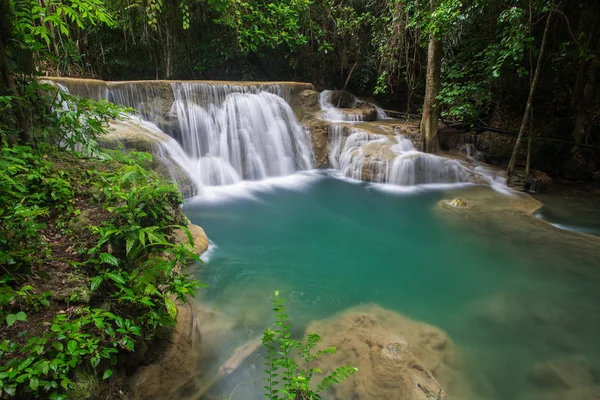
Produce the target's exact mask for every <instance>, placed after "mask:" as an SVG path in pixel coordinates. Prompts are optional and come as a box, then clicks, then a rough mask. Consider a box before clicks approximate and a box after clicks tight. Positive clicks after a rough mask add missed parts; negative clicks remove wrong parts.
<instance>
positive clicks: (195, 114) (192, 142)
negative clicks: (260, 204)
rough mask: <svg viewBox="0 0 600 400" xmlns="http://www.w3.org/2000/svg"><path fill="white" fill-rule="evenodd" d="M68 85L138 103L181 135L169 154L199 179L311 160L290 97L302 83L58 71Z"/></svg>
mask: <svg viewBox="0 0 600 400" xmlns="http://www.w3.org/2000/svg"><path fill="white" fill-rule="evenodd" d="M53 80H54V81H55V82H57V83H60V84H62V85H64V86H65V87H66V88H67V89H68V90H69V91H70V92H71V93H73V94H75V95H80V96H85V97H89V98H93V99H103V100H107V101H111V102H114V103H117V104H122V105H125V106H127V107H131V108H134V109H136V110H137V111H138V113H139V115H140V117H141V118H143V119H144V120H146V121H149V122H152V123H154V124H155V125H156V126H157V127H159V128H160V129H161V130H163V131H164V132H165V133H167V134H169V135H170V136H172V137H174V138H175V139H177V141H178V142H179V143H180V144H181V147H182V148H183V149H184V151H185V155H184V154H180V152H172V154H170V157H171V158H172V159H173V161H175V162H176V163H177V164H179V165H182V166H183V165H185V167H184V168H185V170H186V171H187V173H188V174H190V176H191V177H192V178H193V179H194V180H195V182H197V184H198V185H201V186H214V185H227V184H232V183H236V182H239V181H241V180H260V179H264V178H267V177H271V176H282V175H289V174H292V173H294V172H295V171H298V170H306V169H310V168H312V165H313V162H312V158H313V156H312V145H311V141H310V135H309V133H308V132H307V131H306V130H305V129H304V128H303V127H302V126H301V125H300V124H299V123H298V121H297V120H296V117H295V116H294V113H293V111H292V109H291V107H290V105H289V104H288V103H287V102H286V99H288V100H289V99H290V97H291V92H292V90H296V89H297V88H296V87H295V86H294V85H296V86H308V87H310V85H302V84H278V83H272V84H259V83H257V84H228V83H217V82H176V81H173V82H166V81H156V82H154V81H139V82H101V81H90V80H88V81H86V80H73V79H60V78H59V79H53Z"/></svg>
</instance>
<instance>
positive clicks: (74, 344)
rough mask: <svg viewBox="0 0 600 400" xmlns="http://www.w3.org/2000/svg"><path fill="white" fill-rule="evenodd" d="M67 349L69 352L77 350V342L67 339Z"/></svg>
mask: <svg viewBox="0 0 600 400" xmlns="http://www.w3.org/2000/svg"><path fill="white" fill-rule="evenodd" d="M67 349H68V350H69V353H73V352H75V350H77V342H76V341H74V340H69V343H67Z"/></svg>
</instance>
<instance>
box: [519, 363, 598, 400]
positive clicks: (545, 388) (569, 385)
mask: <svg viewBox="0 0 600 400" xmlns="http://www.w3.org/2000/svg"><path fill="white" fill-rule="evenodd" d="M598 383H599V382H598V378H597V375H596V373H595V371H593V369H592V367H591V366H590V364H589V363H588V362H587V361H586V360H585V359H584V358H583V357H580V356H573V357H565V358H561V359H554V360H549V361H545V362H541V363H537V364H535V365H534V367H533V369H532V371H531V373H530V384H532V387H531V390H530V396H529V397H525V398H526V399H536V400H537V399H544V400H564V399H568V400H596V399H599V398H600V385H599V384H598Z"/></svg>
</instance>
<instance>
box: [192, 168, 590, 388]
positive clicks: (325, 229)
mask: <svg viewBox="0 0 600 400" xmlns="http://www.w3.org/2000/svg"><path fill="white" fill-rule="evenodd" d="M473 190H483V189H481V188H479V189H473ZM486 190H489V189H486ZM450 195H451V194H449V193H447V192H446V193H445V192H443V191H440V190H438V191H424V192H419V193H404V194H402V193H389V192H383V191H380V190H376V189H375V188H374V187H372V186H368V185H366V184H355V183H348V182H345V181H342V180H337V179H333V178H330V177H326V176H321V177H318V178H316V177H315V178H311V182H310V183H307V184H305V185H302V186H300V187H296V188H293V189H290V188H287V189H286V188H285V187H280V188H270V189H268V190H263V191H257V192H254V193H253V198H237V197H233V198H228V199H220V200H219V201H198V200H191V201H188V202H187V203H186V207H185V212H186V214H187V215H188V217H189V218H190V219H191V221H192V222H194V223H196V224H199V225H201V226H202V227H203V228H204V229H205V231H206V232H207V234H208V236H209V238H210V239H211V240H212V241H213V242H214V243H215V244H216V246H217V247H216V249H214V250H213V251H212V253H211V256H210V259H209V261H208V262H207V263H206V264H205V265H203V266H202V267H201V268H200V271H199V277H200V279H201V280H202V281H203V282H204V283H206V284H208V285H209V287H208V288H207V289H202V290H201V293H200V296H201V298H202V301H204V302H207V303H210V304H212V305H214V306H215V307H217V308H218V309H220V310H222V311H223V312H224V313H225V314H227V315H229V316H230V317H231V318H233V319H234V320H235V321H236V326H235V328H234V330H235V332H234V334H235V336H236V338H238V339H239V342H238V344H239V343H243V342H244V341H246V340H248V339H251V338H254V337H256V336H257V335H259V334H260V332H261V331H262V329H264V327H265V326H266V325H267V324H268V323H269V322H270V321H271V316H270V312H271V310H270V306H269V304H270V294H271V293H272V291H273V290H275V289H280V290H282V291H283V292H284V295H285V297H286V298H287V304H288V308H289V313H290V315H291V316H292V319H293V321H292V324H293V325H294V327H296V328H297V332H296V334H301V333H302V332H303V327H304V326H305V324H306V323H307V322H308V321H310V320H313V319H317V318H323V317H329V316H331V315H333V314H335V313H337V312H339V311H341V310H343V309H345V308H348V307H352V306H356V305H359V304H364V303H377V304H380V305H381V306H383V307H385V308H389V309H392V310H395V311H397V312H399V313H401V314H403V315H406V316H408V317H410V318H413V319H415V320H421V321H424V322H427V323H429V324H431V325H435V326H437V327H439V328H441V329H443V330H445V331H446V332H447V333H448V334H449V335H450V337H451V339H452V340H453V341H454V343H455V344H456V346H457V348H458V349H459V350H460V352H461V353H462V354H463V356H464V358H465V364H466V366H465V369H466V371H465V375H466V377H467V378H468V383H469V385H470V386H471V388H472V390H473V392H474V393H475V394H476V396H475V397H476V398H480V399H491V400H513V399H538V398H539V399H542V398H546V397H545V396H546V394H547V393H548V392H545V390H544V389H543V388H541V389H540V388H539V387H537V386H534V385H532V384H531V380H530V377H529V376H530V374H531V371H532V368H533V367H534V365H535V364H536V363H538V362H543V361H546V360H557V359H561V358H563V357H567V356H578V357H579V356H580V357H584V358H585V359H586V360H587V362H589V363H590V364H591V365H592V367H593V368H595V367H597V366H598V364H599V361H600V357H599V356H600V345H599V342H598V337H599V334H600V303H599V302H598V301H599V300H600V291H599V290H598V288H599V285H598V284H599V282H600V273H599V272H600V263H599V261H598V255H600V253H598V252H597V251H596V249H595V248H591V247H590V246H589V245H588V244H587V243H579V241H578V240H575V241H567V242H565V239H564V237H562V236H553V235H554V232H553V231H551V232H549V233H548V232H546V231H544V230H543V229H544V228H539V224H537V225H534V229H532V228H531V227H528V226H527V225H525V226H524V227H523V228H522V229H521V228H520V227H519V223H520V222H519V220H520V219H522V217H520V218H515V219H514V221H513V220H510V219H506V218H505V217H502V218H497V220H494V219H493V218H492V219H491V220H490V221H487V220H484V219H480V218H477V219H476V221H474V222H472V223H467V222H465V223H464V224H456V223H453V222H452V221H450V220H449V219H447V218H442V217H441V216H440V213H439V211H436V208H435V206H436V202H437V201H439V200H440V199H442V198H448V197H449V196H450ZM540 229H541V230H540ZM561 235H562V233H561ZM561 243H566V244H565V246H562V247H561V245H560V244H561ZM573 243H574V244H573ZM232 347H235V346H234V345H232V346H230V347H229V348H228V349H229V351H230V350H231V348H232ZM228 356H229V354H227V350H223V355H222V359H226V358H227V357H228ZM261 369H262V366H261V364H258V365H256V364H255V365H254V366H246V367H245V368H244V369H243V370H242V371H240V372H238V373H237V374H234V375H233V376H232V377H231V379H229V380H225V381H224V382H221V383H220V385H219V386H217V387H216V389H215V390H216V393H222V394H223V395H224V396H225V397H226V396H228V395H229V393H230V391H231V389H232V387H233V386H235V385H236V384H237V383H239V381H243V380H246V379H254V380H255V381H257V383H255V384H247V385H244V386H243V388H242V387H240V389H238V392H240V394H241V393H243V395H242V396H241V397H239V398H243V399H255V398H256V399H258V398H261V394H260V393H261V392H260V390H261V389H260V388H262V382H261V381H260V379H261V375H260V370H261ZM549 390H550V389H549ZM236 398H237V396H236ZM384 400H385V399H384Z"/></svg>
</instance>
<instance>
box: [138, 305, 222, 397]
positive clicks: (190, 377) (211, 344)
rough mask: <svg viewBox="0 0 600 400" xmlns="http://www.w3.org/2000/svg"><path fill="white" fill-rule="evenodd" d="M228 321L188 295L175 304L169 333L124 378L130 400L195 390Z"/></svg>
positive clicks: (187, 392) (199, 385)
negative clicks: (182, 300)
mask: <svg viewBox="0 0 600 400" xmlns="http://www.w3.org/2000/svg"><path fill="white" fill-rule="evenodd" d="M230 331H231V324H230V323H229V322H228V320H226V319H224V318H223V317H222V315H220V314H217V313H216V312H215V311H214V310H212V309H210V308H208V307H205V306H202V305H200V304H198V303H197V302H196V301H195V300H194V299H188V302H187V303H185V304H182V303H179V304H177V325H176V327H175V329H174V330H173V331H172V332H171V334H170V336H169V337H167V338H165V339H162V340H159V341H158V342H157V343H156V344H155V345H153V346H152V347H151V348H150V349H149V350H148V352H147V353H146V356H145V357H144V360H145V362H146V365H144V366H141V367H139V368H138V369H137V370H136V371H135V373H134V374H133V375H132V376H131V377H130V378H128V381H127V384H128V386H129V387H130V389H131V391H132V393H133V396H132V400H153V399H156V400H159V399H160V400H167V399H181V398H184V395H183V394H185V395H186V396H187V395H189V394H190V393H196V392H197V391H198V390H200V389H201V388H202V387H204V385H205V383H203V382H202V377H203V376H204V375H206V374H207V370H208V368H207V366H209V365H211V364H212V362H209V361H208V360H213V359H214V358H215V351H216V350H215V349H216V348H217V347H218V346H219V345H220V343H221V342H222V341H223V340H224V338H226V337H228V334H229V333H230Z"/></svg>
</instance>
